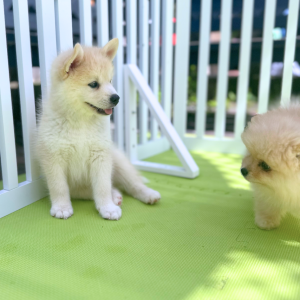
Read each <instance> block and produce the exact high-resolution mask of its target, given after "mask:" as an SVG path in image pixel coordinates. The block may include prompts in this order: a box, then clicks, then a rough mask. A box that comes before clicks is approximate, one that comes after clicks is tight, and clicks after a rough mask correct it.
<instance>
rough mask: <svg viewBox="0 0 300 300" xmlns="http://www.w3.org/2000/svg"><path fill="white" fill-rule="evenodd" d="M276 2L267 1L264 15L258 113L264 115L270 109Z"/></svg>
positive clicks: (273, 0) (274, 0)
mask: <svg viewBox="0 0 300 300" xmlns="http://www.w3.org/2000/svg"><path fill="white" fill-rule="evenodd" d="M275 14H276V0H266V2H265V13H264V30H263V43H262V53H261V64H260V75H259V90H258V113H259V114H261V113H264V112H266V111H267V109H268V103H269V92H270V74H271V63H272V56H273V29H274V24H275Z"/></svg>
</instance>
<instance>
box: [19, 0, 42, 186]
mask: <svg viewBox="0 0 300 300" xmlns="http://www.w3.org/2000/svg"><path fill="white" fill-rule="evenodd" d="M13 8H14V9H13V13H14V21H15V22H14V23H15V39H16V50H17V62H18V78H19V88H20V102H21V114H22V130H23V144H24V153H25V154H24V155H25V167H26V180H27V181H33V180H35V179H37V178H39V176H40V172H39V168H38V164H37V162H36V160H35V159H34V149H33V139H34V134H35V128H36V116H35V100H34V92H33V82H32V76H30V75H31V74H32V60H31V47H30V35H29V32H30V30H29V20H28V13H27V9H28V3H27V1H26V0H25V1H22V0H13Z"/></svg>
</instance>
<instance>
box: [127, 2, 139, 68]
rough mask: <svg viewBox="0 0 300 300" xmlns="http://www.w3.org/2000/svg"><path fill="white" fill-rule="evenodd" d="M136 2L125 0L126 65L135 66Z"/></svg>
mask: <svg viewBox="0 0 300 300" xmlns="http://www.w3.org/2000/svg"><path fill="white" fill-rule="evenodd" d="M136 31H137V28H136V0H126V39H127V63H128V64H136Z"/></svg>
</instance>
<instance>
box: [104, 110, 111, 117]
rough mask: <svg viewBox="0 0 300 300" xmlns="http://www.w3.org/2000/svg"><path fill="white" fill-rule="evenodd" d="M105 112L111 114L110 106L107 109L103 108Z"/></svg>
mask: <svg viewBox="0 0 300 300" xmlns="http://www.w3.org/2000/svg"><path fill="white" fill-rule="evenodd" d="M104 111H105V113H106V114H108V115H111V114H112V108H109V109H104Z"/></svg>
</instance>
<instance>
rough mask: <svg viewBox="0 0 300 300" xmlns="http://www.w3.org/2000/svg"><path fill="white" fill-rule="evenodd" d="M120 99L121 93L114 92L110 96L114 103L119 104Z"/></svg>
mask: <svg viewBox="0 0 300 300" xmlns="http://www.w3.org/2000/svg"><path fill="white" fill-rule="evenodd" d="M119 99H120V97H119V95H117V94H113V95H111V96H110V99H109V100H110V102H111V103H112V104H114V105H117V104H118V103H119Z"/></svg>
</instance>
